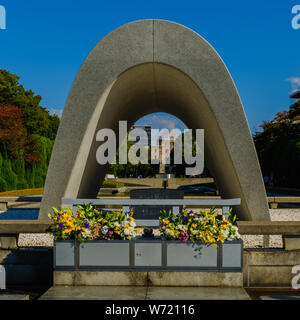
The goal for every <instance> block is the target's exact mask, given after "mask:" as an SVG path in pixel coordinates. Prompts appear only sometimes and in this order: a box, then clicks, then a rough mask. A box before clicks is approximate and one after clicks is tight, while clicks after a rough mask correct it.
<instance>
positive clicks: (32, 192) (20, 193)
mask: <svg viewBox="0 0 300 320" xmlns="http://www.w3.org/2000/svg"><path fill="white" fill-rule="evenodd" d="M43 192H44V189H43V188H36V189H24V190H11V191H5V192H0V197H26V196H37V195H40V194H43Z"/></svg>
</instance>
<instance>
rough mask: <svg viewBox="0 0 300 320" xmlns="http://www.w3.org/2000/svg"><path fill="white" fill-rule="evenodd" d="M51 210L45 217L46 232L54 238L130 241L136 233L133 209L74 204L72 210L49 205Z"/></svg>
mask: <svg viewBox="0 0 300 320" xmlns="http://www.w3.org/2000/svg"><path fill="white" fill-rule="evenodd" d="M52 210H53V213H49V214H48V217H49V218H50V219H51V221H52V226H51V232H50V233H51V234H52V235H53V236H54V240H74V239H76V240H78V241H80V242H84V241H85V240H131V239H133V238H134V237H135V236H136V232H137V228H136V223H135V220H134V218H133V210H134V209H130V211H129V212H122V211H121V210H115V211H105V210H97V209H96V208H94V207H93V206H92V205H91V204H84V205H83V206H78V210H77V212H76V213H74V212H73V210H72V209H60V210H59V209H56V208H54V207H52Z"/></svg>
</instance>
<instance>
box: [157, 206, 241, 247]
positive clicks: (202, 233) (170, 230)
mask: <svg viewBox="0 0 300 320" xmlns="http://www.w3.org/2000/svg"><path fill="white" fill-rule="evenodd" d="M235 221H236V216H233V214H232V211H231V210H230V213H229V217H228V219H227V220H226V219H225V216H224V215H222V216H219V215H218V213H217V212H216V209H215V208H214V207H212V208H211V209H208V210H201V211H200V213H197V212H194V211H192V210H188V209H187V208H184V209H183V211H182V212H181V213H179V214H178V215H175V214H174V213H173V212H171V211H169V213H167V212H166V211H165V210H164V211H163V212H162V213H161V216H160V217H159V222H160V231H161V234H162V235H163V236H164V237H165V238H166V239H167V240H181V241H183V242H187V241H191V242H195V241H201V242H203V243H210V244H214V245H216V243H217V242H222V243H223V242H224V241H225V240H226V241H232V240H238V239H240V235H239V233H238V228H237V226H236V225H235Z"/></svg>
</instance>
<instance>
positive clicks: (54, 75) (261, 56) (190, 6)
mask: <svg viewBox="0 0 300 320" xmlns="http://www.w3.org/2000/svg"><path fill="white" fill-rule="evenodd" d="M296 4H299V5H300V0H296V1H289V0H276V1H274V0H272V1H270V0H263V1H262V0H260V1H257V0H252V1H247V2H245V1H230V0H227V1H224V0H222V1H201V0H185V1H177V0H172V1H169V0H168V1H164V0H160V1H156V0H154V1H140V0H139V1H136V0H131V1H120V0H118V1H101V0H100V1H99V0H98V1H92V0H85V1H74V0H73V1H70V0H60V1H58V0H52V1H46V0H44V1H40V0H39V1H37V0H26V1H25V0H24V1H23V0H7V1H6V0H0V5H3V6H5V8H6V14H7V29H6V30H0V68H4V69H8V70H9V71H10V72H12V73H15V74H18V75H19V76H21V80H20V81H21V83H23V84H24V86H25V88H26V89H32V90H33V91H35V92H36V93H38V94H40V95H41V96H42V97H43V100H42V105H43V106H44V107H46V108H48V109H55V110H57V109H58V110H61V109H63V108H64V105H65V101H66V98H67V95H68V92H69V90H70V88H71V85H72V82H73V80H74V78H75V76H76V73H77V72H78V70H79V68H80V66H81V64H82V62H83V61H84V59H85V58H86V56H87V55H88V53H89V52H90V50H91V49H92V48H93V47H94V46H95V45H96V44H97V42H98V41H100V40H101V39H102V38H103V37H104V36H105V35H106V34H107V33H109V32H110V31H112V30H114V29H115V28H117V27H119V26H120V25H122V24H125V23H128V22H130V21H134V20H139V19H146V18H159V19H167V20H172V21H175V22H178V23H181V24H183V25H186V26H187V27H189V28H191V29H193V30H195V31H196V32H198V33H199V34H200V35H201V36H203V37H204V38H205V39H206V40H207V41H209V42H210V43H211V44H212V45H213V46H214V48H215V49H216V50H217V52H218V53H219V54H220V56H221V57H222V59H223V60H224V62H225V64H226V65H227V67H228V69H229V71H230V73H231V75H232V77H233V79H234V81H235V84H236V86H237V88H238V91H239V94H240V96H241V99H242V102H243V105H244V108H245V112H246V115H247V118H248V121H249V125H250V128H251V130H252V131H253V130H254V128H255V127H256V126H257V125H258V124H260V123H261V122H262V120H270V119H272V118H273V116H274V114H275V112H277V111H280V110H283V109H287V108H288V106H289V105H290V104H291V103H292V101H291V100H290V99H289V92H291V91H292V84H291V82H290V81H287V79H290V78H293V79H294V84H293V86H294V87H293V89H296V88H297V87H298V88H299V89H300V54H299V53H300V29H298V30H294V29H293V28H292V26H291V20H292V18H293V15H292V13H291V10H292V7H293V6H294V5H296ZM157 116H160V117H165V115H157ZM162 119H163V120H162V123H164V122H165V118H162ZM169 119H170V118H169ZM175 120H176V119H175ZM175 120H173V119H172V118H171V119H170V121H171V122H172V123H174V121H175ZM149 121H154V122H155V121H156V123H158V122H159V118H157V117H156V118H153V115H152V119H149ZM176 121H177V120H176ZM176 121H175V122H176ZM154 122H153V124H154ZM177 123H179V122H177ZM172 125H173V124H172Z"/></svg>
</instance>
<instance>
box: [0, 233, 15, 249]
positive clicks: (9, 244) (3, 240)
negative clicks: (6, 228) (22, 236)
mask: <svg viewBox="0 0 300 320" xmlns="http://www.w3.org/2000/svg"><path fill="white" fill-rule="evenodd" d="M17 237H18V236H8V237H3V236H0V249H17V248H18V239H17Z"/></svg>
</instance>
